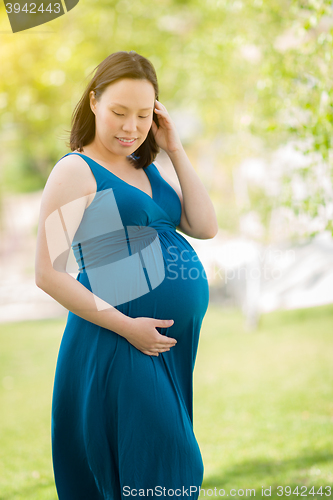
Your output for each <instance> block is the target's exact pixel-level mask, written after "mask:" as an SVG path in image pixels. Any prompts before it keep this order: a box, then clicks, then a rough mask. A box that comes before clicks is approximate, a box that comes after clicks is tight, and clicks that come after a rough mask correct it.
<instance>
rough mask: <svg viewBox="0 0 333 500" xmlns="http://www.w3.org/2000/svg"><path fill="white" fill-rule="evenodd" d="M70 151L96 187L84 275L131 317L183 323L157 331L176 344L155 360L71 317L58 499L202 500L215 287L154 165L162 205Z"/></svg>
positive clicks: (63, 362) (58, 377)
mask: <svg viewBox="0 0 333 500" xmlns="http://www.w3.org/2000/svg"><path fill="white" fill-rule="evenodd" d="M68 154H79V155H80V156H81V157H82V158H83V159H84V160H85V161H86V162H87V163H88V165H89V167H90V169H91V171H92V173H93V175H94V177H95V179H96V183H97V192H96V194H95V197H94V199H93V201H92V202H91V204H90V205H89V206H88V207H87V208H86V210H85V212H84V215H83V218H82V221H81V223H80V225H79V227H78V229H77V231H76V233H75V236H74V239H73V240H72V249H73V252H74V255H75V258H76V261H77V264H78V266H79V273H78V275H77V278H76V279H77V280H78V281H79V282H80V283H81V284H82V285H83V286H85V287H86V288H88V289H89V290H90V291H91V292H93V293H94V294H95V295H96V296H97V297H99V298H101V299H102V300H103V301H104V302H105V303H107V304H111V305H112V306H113V307H116V308H117V309H118V310H119V311H121V312H122V313H123V314H125V315H127V316H130V317H132V318H136V317H142V316H144V317H150V318H156V319H173V320H174V323H173V325H172V326H171V327H168V328H157V330H158V331H159V332H160V333H161V334H163V335H167V336H170V337H172V338H175V339H176V340H177V344H175V346H173V347H171V349H170V351H166V352H163V353H160V354H159V356H149V355H147V354H144V353H142V352H141V351H139V350H138V349H136V348H135V347H134V346H133V345H132V344H130V343H129V342H128V341H127V340H126V339H125V338H124V337H122V336H120V335H118V334H117V333H116V332H113V331H111V330H108V329H105V328H102V327H100V326H98V325H96V324H94V323H91V322H89V321H86V320H84V319H83V318H81V317H79V316H77V315H75V314H73V313H72V312H71V311H69V312H68V316H67V323H66V327H65V330H64V333H63V337H62V340H61V344H60V349H59V354H58V360H57V365H56V371H55V379H54V387H53V397H52V419H51V436H52V458H53V468H54V476H55V483H56V488H57V492H58V496H59V499H60V500H102V499H103V500H121V499H122V500H124V499H125V498H132V497H134V496H138V497H139V496H141V497H146V496H148V497H153V498H160V497H170V496H175V497H176V496H177V497H178V498H191V499H196V498H197V497H198V495H199V487H200V486H201V484H202V480H203V472H204V467H203V461H202V456H201V453H200V449H199V446H198V443H197V441H196V438H195V435H194V433H193V369H194V364H195V359H196V353H197V348H198V341H199V334H200V329H201V324H202V320H203V318H204V315H205V313H206V310H207V308H208V302H209V288H208V282H207V276H206V273H205V270H204V268H203V265H202V263H201V262H200V260H199V258H198V256H197V254H196V252H195V251H194V249H193V247H192V246H191V245H190V243H189V242H188V241H187V240H186V239H185V238H184V237H183V236H182V235H181V234H180V233H179V232H177V231H176V227H177V226H178V225H179V223H180V217H181V204H180V200H179V197H178V195H177V193H176V192H175V191H174V189H173V188H172V187H171V186H170V185H169V184H168V183H167V182H166V181H165V180H164V179H163V177H162V176H161V175H160V173H159V171H158V169H157V168H156V166H155V165H154V164H153V163H152V164H150V165H149V166H148V167H146V168H145V169H144V170H145V172H146V175H147V176H148V179H149V181H150V184H151V188H152V193H153V197H152V198H151V197H150V196H149V195H148V194H146V193H145V192H143V191H142V190H140V189H138V188H136V187H134V186H131V185H130V184H128V183H127V182H125V181H123V180H122V179H120V178H119V177H117V176H116V175H114V174H112V173H111V172H110V171H109V170H107V169H106V168H105V167H103V166H102V165H100V164H98V163H96V162H95V161H94V160H92V159H91V158H89V157H87V156H85V155H83V154H81V153H68ZM65 156H67V155H65ZM65 208H66V207H64V211H63V217H64V220H65V223H66V210H65ZM96 304H97V303H96ZM98 307H101V306H100V305H98ZM168 490H170V491H168ZM172 490H173V493H172Z"/></svg>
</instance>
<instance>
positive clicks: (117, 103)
mask: <svg viewBox="0 0 333 500" xmlns="http://www.w3.org/2000/svg"><path fill="white" fill-rule="evenodd" d="M110 104H116V105H117V106H120V107H121V108H124V109H128V108H126V106H123V105H122V104H119V102H111V103H110ZM147 109H153V107H152V106H150V107H149V108H141V109H140V111H145V110H147Z"/></svg>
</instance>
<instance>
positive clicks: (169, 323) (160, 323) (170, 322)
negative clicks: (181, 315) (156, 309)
mask: <svg viewBox="0 0 333 500" xmlns="http://www.w3.org/2000/svg"><path fill="white" fill-rule="evenodd" d="M156 321H157V326H159V327H162V328H168V326H172V325H173V324H174V320H173V319H156V320H155V322H156Z"/></svg>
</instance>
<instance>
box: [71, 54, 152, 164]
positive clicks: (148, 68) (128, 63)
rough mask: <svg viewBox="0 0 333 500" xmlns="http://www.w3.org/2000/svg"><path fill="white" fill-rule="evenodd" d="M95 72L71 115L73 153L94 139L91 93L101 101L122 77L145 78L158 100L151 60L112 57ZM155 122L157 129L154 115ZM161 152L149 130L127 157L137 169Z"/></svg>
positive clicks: (125, 56)
mask: <svg viewBox="0 0 333 500" xmlns="http://www.w3.org/2000/svg"><path fill="white" fill-rule="evenodd" d="M95 70H97V71H96V73H95V75H94V76H93V78H92V79H91V80H90V82H89V83H88V85H87V87H86V89H85V91H84V93H83V95H82V97H81V99H80V100H79V102H78V103H77V105H76V106H75V109H74V111H73V114H72V121H71V131H70V143H69V147H70V148H71V150H72V151H74V150H79V151H82V148H83V147H84V146H86V145H88V144H90V142H91V141H92V140H93V139H94V137H95V115H94V113H93V112H92V110H91V108H90V97H89V92H90V91H91V90H94V91H95V97H96V99H97V100H98V99H99V98H100V96H101V95H102V93H103V92H104V90H105V89H106V87H107V86H108V85H110V84H111V83H113V82H115V81H116V80H121V79H123V78H132V79H134V80H143V79H144V80H148V81H149V82H151V83H152V85H153V87H154V89H155V99H157V100H158V83H157V76H156V72H155V69H154V66H153V65H152V63H151V62H150V61H149V60H148V59H146V58H145V57H143V56H141V55H139V54H137V53H136V52H134V50H131V51H130V52H125V51H119V52H114V53H113V54H110V55H109V56H108V57H107V58H106V59H104V61H102V62H101V63H100V64H99V65H98V66H96V68H94V69H93V71H92V73H93V72H94V71H95ZM153 119H154V121H155V123H156V125H157V126H158V118H157V116H156V114H155V113H153ZM159 151H160V148H159V147H158V145H157V143H156V141H155V138H154V134H153V131H152V129H151V128H150V130H149V132H148V135H147V137H146V140H145V141H144V142H143V143H142V144H141V146H140V147H139V148H138V149H137V150H136V151H134V153H133V154H132V155H131V156H128V159H129V160H130V162H131V163H132V164H133V165H134V167H135V168H137V169H139V168H145V167H147V166H148V165H150V164H151V163H152V162H153V161H154V159H155V158H156V155H157V153H159Z"/></svg>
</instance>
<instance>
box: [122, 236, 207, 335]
mask: <svg viewBox="0 0 333 500" xmlns="http://www.w3.org/2000/svg"><path fill="white" fill-rule="evenodd" d="M163 236H164V238H163ZM171 238H172V239H171ZM160 243H161V250H162V254H163V264H164V278H163V280H162V281H161V283H160V284H158V286H156V287H155V288H153V287H152V290H151V291H150V292H149V293H148V294H146V295H144V296H142V297H140V298H138V300H136V301H132V302H131V303H130V304H129V309H128V312H129V313H130V315H133V316H136V315H141V316H150V317H155V318H158V319H173V320H174V321H175V326H176V323H177V325H178V327H180V328H185V327H187V326H188V325H189V323H193V321H199V322H200V321H201V320H202V318H203V317H204V315H205V313H206V311H207V308H208V302H209V287H208V281H207V276H206V272H205V269H204V267H203V265H202V263H201V261H200V259H199V257H198V255H197V254H196V252H195V250H194V249H193V248H192V247H191V245H190V244H189V243H188V241H187V240H185V238H183V237H182V236H181V235H179V234H178V233H171V234H170V233H166V234H165V235H164V234H162V235H160ZM148 276H149V274H148Z"/></svg>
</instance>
